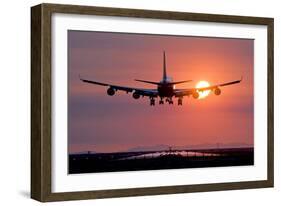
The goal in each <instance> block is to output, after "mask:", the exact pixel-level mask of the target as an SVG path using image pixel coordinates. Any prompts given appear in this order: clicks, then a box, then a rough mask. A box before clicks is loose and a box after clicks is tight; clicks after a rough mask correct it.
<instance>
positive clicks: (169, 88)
mask: <svg viewBox="0 0 281 206" xmlns="http://www.w3.org/2000/svg"><path fill="white" fill-rule="evenodd" d="M79 78H80V80H81V81H83V82H86V83H90V84H96V85H101V86H106V87H108V89H107V94H108V95H109V96H113V95H114V94H115V93H116V91H118V90H121V91H125V92H127V93H130V92H132V93H133V95H132V96H133V98H134V99H139V98H140V97H141V96H142V97H144V96H147V97H149V99H150V105H151V106H154V105H155V98H157V97H159V98H160V100H159V104H164V99H165V101H166V102H168V103H169V104H173V97H175V98H178V105H182V101H183V97H184V96H190V95H192V97H193V98H195V99H197V98H199V96H200V94H199V92H203V91H207V90H211V91H213V92H214V94H215V95H220V94H221V89H220V88H219V87H224V86H228V85H232V84H237V83H240V82H241V81H242V77H241V79H240V80H236V81H232V82H226V83H222V84H216V85H212V86H208V87H202V88H187V89H175V85H176V84H182V83H186V82H190V81H192V80H184V81H177V82H174V81H173V79H172V78H171V77H168V76H167V71H166V54H165V51H164V52H163V77H162V80H161V81H160V82H154V81H147V80H141V79H135V81H138V82H144V83H148V84H153V85H157V89H141V88H132V87H124V86H118V85H112V84H107V83H102V82H96V81H92V80H87V79H82V78H81V77H80V76H79Z"/></svg>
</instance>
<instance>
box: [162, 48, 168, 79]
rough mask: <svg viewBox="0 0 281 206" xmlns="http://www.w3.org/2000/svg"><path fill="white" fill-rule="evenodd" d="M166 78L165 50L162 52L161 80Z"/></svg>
mask: <svg viewBox="0 0 281 206" xmlns="http://www.w3.org/2000/svg"><path fill="white" fill-rule="evenodd" d="M165 79H167V72H166V54H165V51H164V52H163V80H165Z"/></svg>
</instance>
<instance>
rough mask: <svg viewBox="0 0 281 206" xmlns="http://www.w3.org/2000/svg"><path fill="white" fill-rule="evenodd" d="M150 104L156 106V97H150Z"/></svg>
mask: <svg viewBox="0 0 281 206" xmlns="http://www.w3.org/2000/svg"><path fill="white" fill-rule="evenodd" d="M150 106H155V99H154V98H150Z"/></svg>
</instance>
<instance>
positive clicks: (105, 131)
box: [68, 31, 254, 152]
mask: <svg viewBox="0 0 281 206" xmlns="http://www.w3.org/2000/svg"><path fill="white" fill-rule="evenodd" d="M163 50H165V51H166V61H167V72H168V75H169V76H171V77H172V78H173V80H174V81H181V80H188V79H192V80H193V82H191V83H185V84H182V85H177V88H190V87H194V86H195V85H196V83H197V82H198V81H200V80H205V81H208V82H209V83H211V84H215V83H222V82H226V81H232V80H237V79H240V77H241V76H243V81H242V82H241V83H240V84H236V85H232V86H228V87H223V88H222V94H221V95H220V96H215V95H214V94H213V93H211V94H210V95H209V96H208V97H207V98H205V99H193V98H192V97H189V98H188V97H185V98H184V100H183V106H177V104H174V105H173V106H171V105H168V104H165V105H158V104H157V105H156V106H155V107H151V106H149V99H148V98H147V97H145V98H140V99H138V100H135V99H133V98H132V94H131V93H129V94H126V93H125V92H122V91H118V92H117V93H116V94H115V95H114V96H108V95H107V93H106V90H107V87H102V86H98V85H93V84H86V83H83V82H81V81H80V80H79V74H80V75H81V76H82V77H83V78H86V79H92V80H96V81H101V82H106V83H111V84H115V85H121V86H132V87H139V88H154V89H155V85H148V84H144V83H140V82H135V81H134V79H135V78H139V79H146V80H152V81H160V79H161V78H162V67H163V65H162V64H163ZM68 52H69V54H68V72H69V79H68V80H69V82H68V87H69V94H68V118H69V121H68V138H69V149H70V152H80V151H88V150H92V151H97V152H114V151H126V150H128V149H130V148H133V147H138V146H152V145H160V144H164V145H171V146H185V145H186V146H188V145H200V144H207V145H216V144H217V143H220V144H221V145H223V144H226V145H229V146H237V145H238V146H239V145H240V146H245V145H252V144H253V140H254V138H253V123H254V117H253V115H254V112H253V103H254V102H253V101H254V100H253V65H254V59H253V58H254V40H246V39H225V38H206V37H204V38H202V37H201V38H200V37H187V36H160V35H141V34H138V35H137V34H121V33H103V32H85V31H69V32H68ZM157 102H158V101H157ZM175 103H177V102H176V101H175Z"/></svg>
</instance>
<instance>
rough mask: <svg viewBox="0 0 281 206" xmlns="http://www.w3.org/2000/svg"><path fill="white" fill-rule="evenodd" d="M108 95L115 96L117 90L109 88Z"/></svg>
mask: <svg viewBox="0 0 281 206" xmlns="http://www.w3.org/2000/svg"><path fill="white" fill-rule="evenodd" d="M107 94H108V95H109V96H113V95H114V94H115V90H114V89H113V88H111V87H109V88H108V90H107Z"/></svg>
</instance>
